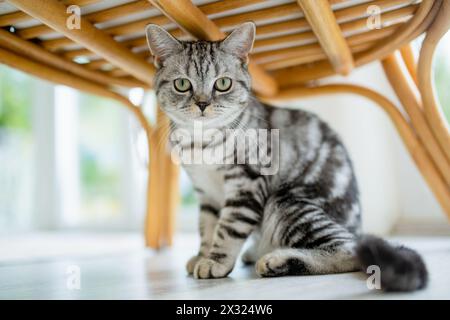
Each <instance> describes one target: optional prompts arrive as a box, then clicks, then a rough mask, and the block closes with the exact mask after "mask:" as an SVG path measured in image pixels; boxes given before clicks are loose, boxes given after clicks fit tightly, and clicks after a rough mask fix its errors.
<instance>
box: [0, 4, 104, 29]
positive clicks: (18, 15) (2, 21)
mask: <svg viewBox="0 0 450 320" xmlns="http://www.w3.org/2000/svg"><path fill="white" fill-rule="evenodd" d="M100 1H102V0H63V1H61V2H62V3H64V4H66V5H71V4H75V5H78V6H80V7H84V6H87V5H90V4H93V3H97V2H100ZM32 19H33V18H32V17H30V16H29V15H28V14H26V13H25V12H23V11H17V12H12V13H8V14H3V15H0V27H5V26H11V25H14V24H16V23H19V22H24V21H29V20H32Z"/></svg>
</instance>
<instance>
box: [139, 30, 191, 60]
mask: <svg viewBox="0 0 450 320" xmlns="http://www.w3.org/2000/svg"><path fill="white" fill-rule="evenodd" d="M145 34H146V35H147V43H148V46H149V48H150V52H151V53H152V55H153V57H154V63H155V66H156V67H157V68H159V67H160V66H161V65H162V64H163V63H164V60H165V59H166V58H167V57H168V56H170V55H171V54H174V53H176V52H179V51H180V50H182V49H183V46H182V45H181V43H180V42H179V41H178V40H177V39H175V38H174V37H173V36H172V35H171V34H170V33H168V32H167V31H166V30H164V29H163V28H161V27H160V26H158V25H156V24H149V25H148V26H147V27H146V29H145Z"/></svg>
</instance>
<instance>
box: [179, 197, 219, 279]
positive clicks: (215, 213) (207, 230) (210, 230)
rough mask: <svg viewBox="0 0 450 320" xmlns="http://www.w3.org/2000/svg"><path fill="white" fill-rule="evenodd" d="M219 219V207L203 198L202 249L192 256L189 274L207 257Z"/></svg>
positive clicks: (200, 227) (200, 225) (200, 218)
mask: <svg viewBox="0 0 450 320" xmlns="http://www.w3.org/2000/svg"><path fill="white" fill-rule="evenodd" d="M218 220H219V209H217V208H216V206H214V205H212V204H210V203H209V202H207V201H205V200H203V201H202V204H201V205H200V217H199V232H200V249H199V251H198V254H197V255H195V256H193V257H191V258H190V259H189V260H188V262H187V264H186V270H187V272H188V273H189V274H192V273H193V272H194V268H195V265H196V264H197V262H198V261H199V260H200V258H201V257H206V256H207V254H208V252H209V250H210V248H211V246H212V239H213V234H214V228H215V227H216V224H217V221H218Z"/></svg>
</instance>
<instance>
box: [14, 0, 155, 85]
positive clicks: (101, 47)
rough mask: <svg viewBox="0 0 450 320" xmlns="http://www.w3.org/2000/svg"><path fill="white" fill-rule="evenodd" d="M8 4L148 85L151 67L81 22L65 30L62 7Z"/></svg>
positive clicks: (51, 1) (50, 2)
mask: <svg viewBox="0 0 450 320" xmlns="http://www.w3.org/2000/svg"><path fill="white" fill-rule="evenodd" d="M9 2H10V3H11V4H13V5H14V6H16V7H17V8H19V9H21V10H22V11H24V12H26V13H28V14H29V15H31V16H33V17H35V18H36V19H38V20H40V21H42V22H43V23H45V24H46V25H48V26H50V27H51V28H53V29H55V30H56V31H58V32H60V33H62V34H64V35H65V36H66V37H68V38H71V39H72V40H73V41H75V42H77V43H79V44H81V45H83V46H84V47H86V48H87V49H89V50H90V51H92V52H94V53H96V54H97V55H98V56H100V57H103V58H105V59H106V60H108V61H109V62H111V64H113V65H116V66H118V67H120V68H122V69H124V70H127V71H128V72H129V73H130V74H131V75H133V76H134V77H136V78H137V79H139V80H141V81H143V82H145V83H148V84H151V77H152V76H153V74H154V73H155V69H154V67H153V66H152V65H151V64H149V63H147V62H146V61H145V60H144V59H142V58H139V57H137V56H136V55H134V54H133V53H132V52H130V51H129V50H128V49H127V48H125V47H123V46H122V45H120V44H119V43H117V42H116V41H114V40H113V39H112V38H111V37H109V36H108V35H106V34H105V33H104V32H102V31H101V30H98V29H97V28H95V27H94V26H93V25H92V24H91V23H89V22H88V21H86V20H85V19H83V18H81V28H80V29H73V30H70V29H68V28H67V27H66V6H65V5H63V4H62V3H60V2H58V1H56V0H41V1H28V0H9Z"/></svg>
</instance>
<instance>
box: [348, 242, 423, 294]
mask: <svg viewBox="0 0 450 320" xmlns="http://www.w3.org/2000/svg"><path fill="white" fill-rule="evenodd" d="M356 256H357V258H358V260H359V262H360V264H361V267H362V268H364V270H363V271H366V270H367V267H369V266H371V265H375V266H378V267H379V268H380V276H381V288H382V289H383V290H385V291H414V290H418V289H423V288H425V286H426V285H427V282H428V272H427V267H426V266H425V263H424V261H423V259H422V257H421V256H420V255H419V254H418V253H417V252H416V251H414V250H412V249H409V248H406V247H403V246H393V245H391V244H390V243H388V242H387V241H385V240H383V239H381V238H378V237H375V236H371V235H365V236H362V237H361V238H360V240H359V241H358V244H357V246H356Z"/></svg>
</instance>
